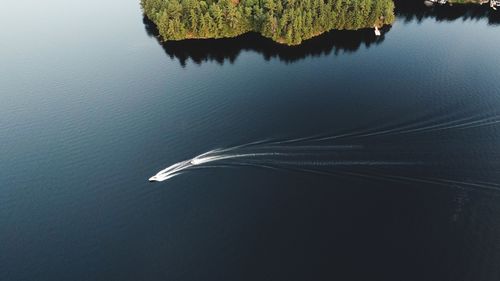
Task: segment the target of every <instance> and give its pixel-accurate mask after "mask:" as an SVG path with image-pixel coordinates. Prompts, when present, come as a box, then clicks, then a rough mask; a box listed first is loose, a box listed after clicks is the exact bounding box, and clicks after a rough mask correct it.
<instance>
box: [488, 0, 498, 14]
mask: <svg viewBox="0 0 500 281" xmlns="http://www.w3.org/2000/svg"><path fill="white" fill-rule="evenodd" d="M490 7H491V8H492V9H493V10H495V11H496V10H497V8H498V7H500V0H490Z"/></svg>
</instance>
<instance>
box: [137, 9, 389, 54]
mask: <svg viewBox="0 0 500 281" xmlns="http://www.w3.org/2000/svg"><path fill="white" fill-rule="evenodd" d="M141 5H142V9H143V12H144V14H145V15H146V16H147V17H148V18H149V19H150V20H151V21H153V22H154V23H155V24H156V26H157V27H158V31H159V33H160V35H161V36H162V38H163V40H182V39H189V38H223V37H234V36H237V35H240V34H243V33H246V32H249V31H256V32H259V33H261V34H262V35H263V36H266V37H269V38H272V39H273V40H274V41H277V42H280V43H284V44H288V45H297V44H300V43H301V42H302V41H303V40H306V39H309V38H311V37H314V36H317V35H319V34H321V33H324V32H326V31H329V30H332V29H337V30H356V29H361V28H369V27H374V26H378V27H381V26H383V25H386V24H391V23H392V22H393V21H394V19H395V16H394V3H393V1H392V0H205V1H201V0H141Z"/></svg>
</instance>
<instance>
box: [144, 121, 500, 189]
mask: <svg viewBox="0 0 500 281" xmlns="http://www.w3.org/2000/svg"><path fill="white" fill-rule="evenodd" d="M459 115H462V116H459ZM463 115H465V116H463ZM498 125H500V115H499V114H491V113H490V114H481V115H472V116H471V115H469V114H467V112H459V113H456V112H455V113H451V114H448V115H445V116H438V117H436V116H432V115H430V116H429V115H428V114H427V115H423V116H420V117H419V118H418V119H416V120H413V121H411V122H408V121H407V122H404V123H395V124H386V126H385V127H379V128H373V127H372V128H371V129H370V128H368V129H359V130H356V131H351V132H344V133H339V134H336V135H314V136H307V137H299V138H293V139H281V140H276V139H275V140H260V141H255V142H252V143H246V144H242V145H238V146H233V147H228V148H218V149H213V150H210V151H207V152H205V153H202V154H200V155H197V156H195V157H193V158H191V159H187V160H184V161H180V162H178V163H175V164H173V165H171V166H169V167H167V168H165V169H163V170H161V171H159V172H158V173H157V174H155V175H154V176H152V177H151V178H149V181H152V182H163V181H166V180H169V179H172V178H174V177H176V176H178V175H181V174H183V173H185V172H188V171H191V170H196V169H201V168H221V167H242V166H251V167H257V168H265V169H280V170H288V171H296V172H303V173H316V174H323V175H337V176H338V175H342V176H351V177H357V178H368V179H378V180H386V181H399V182H401V181H404V182H416V183H431V184H437V185H453V186H457V185H459V186H471V187H482V188H486V189H494V190H500V185H499V184H494V183H487V182H485V181H483V180H479V179H476V180H475V179H474V178H473V177H472V178H471V177H469V178H468V179H467V180H464V178H460V179H458V178H455V176H456V175H460V173H463V174H464V175H465V174H467V173H469V174H474V175H478V174H484V171H477V170H474V169H475V163H474V162H473V160H476V161H482V162H481V164H482V165H483V166H484V164H485V163H486V164H487V165H489V166H488V167H490V170H495V169H496V168H498V164H499V163H498V161H497V160H495V159H497V156H498V155H496V154H495V153H493V154H491V155H490V153H484V152H479V153H480V154H481V155H475V154H470V155H464V153H466V152H468V153H478V152H477V148H475V149H472V148H470V143H468V141H470V140H468V141H465V142H463V143H460V144H459V146H458V147H457V138H456V136H455V137H453V136H454V135H453V134H450V136H451V137H450V140H451V141H450V143H449V144H448V145H444V146H443V145H442V137H443V134H442V133H446V132H451V131H454V132H466V133H467V132H468V131H469V130H471V129H485V127H488V128H491V127H492V126H495V128H493V129H497V128H496V126H498ZM437 133H440V134H439V138H436V136H437V135H436V134H437ZM472 135H475V134H472ZM478 135H479V134H478ZM420 136H422V137H423V138H420ZM429 136H430V137H429ZM445 136H446V134H445ZM458 139H460V138H458ZM439 144H441V146H439V147H436V145H439ZM482 147H483V146H479V150H481V149H483V148H482ZM446 153H447V154H446ZM453 159H465V160H463V161H462V162H460V163H459V164H457V163H456V161H454V160H453ZM485 161H486V162H485ZM488 161H489V162H488ZM457 165H462V166H460V167H459V168H457ZM479 166H480V165H479ZM454 169H455V170H454ZM459 170H460V171H459ZM471 170H474V171H472V172H471ZM415 171H418V175H419V177H415V176H414V175H415V174H416V173H415ZM441 171H448V172H449V171H451V172H449V173H448V174H446V175H448V176H450V175H451V176H450V177H440V176H439V175H442V174H441V173H440V172H441ZM462 171H465V172H462Z"/></svg>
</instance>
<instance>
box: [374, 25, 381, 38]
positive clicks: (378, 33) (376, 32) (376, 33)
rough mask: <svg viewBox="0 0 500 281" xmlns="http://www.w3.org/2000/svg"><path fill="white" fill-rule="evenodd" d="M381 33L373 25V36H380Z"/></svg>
mask: <svg viewBox="0 0 500 281" xmlns="http://www.w3.org/2000/svg"><path fill="white" fill-rule="evenodd" d="M380 35H381V33H380V30H379V29H378V27H376V26H375V36H380Z"/></svg>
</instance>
